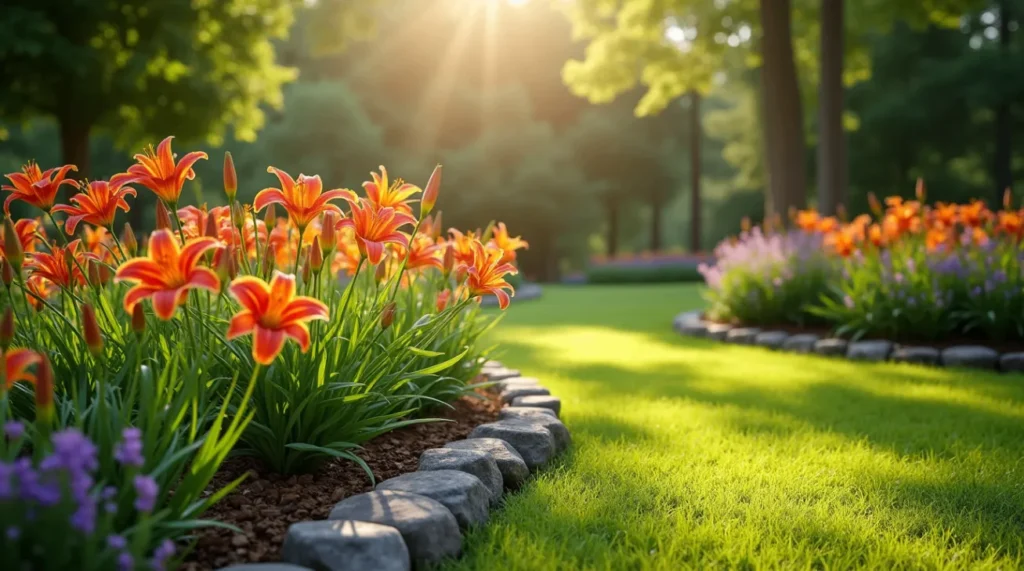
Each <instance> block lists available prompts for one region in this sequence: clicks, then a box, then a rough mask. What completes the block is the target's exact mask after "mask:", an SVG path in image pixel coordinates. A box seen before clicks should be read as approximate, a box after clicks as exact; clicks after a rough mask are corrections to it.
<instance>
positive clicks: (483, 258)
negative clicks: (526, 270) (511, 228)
mask: <svg viewBox="0 0 1024 571" xmlns="http://www.w3.org/2000/svg"><path fill="white" fill-rule="evenodd" d="M472 247H473V263H472V264H467V265H466V266H465V269H466V287H467V288H468V289H469V294H470V295H471V296H481V295H486V294H491V295H493V296H495V297H497V298H498V307H500V308H501V309H505V308H506V307H508V304H509V302H510V301H511V299H510V297H511V296H510V295H509V294H510V293H511V294H512V295H515V290H514V289H513V288H512V286H511V285H510V284H509V283H508V282H507V281H505V276H506V275H509V274H516V273H518V271H517V270H516V268H515V266H513V265H512V264H509V263H506V262H502V261H501V259H502V257H504V255H505V253H504V252H502V251H501V250H499V249H497V248H488V247H486V246H484V245H483V244H481V243H480V241H479V240H477V241H476V242H473V246H472ZM506 289H507V290H508V292H506V291H505V290H506Z"/></svg>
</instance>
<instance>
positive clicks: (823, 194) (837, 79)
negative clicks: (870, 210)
mask: <svg viewBox="0 0 1024 571" xmlns="http://www.w3.org/2000/svg"><path fill="white" fill-rule="evenodd" d="M844 7H845V4H844V1H843V0H821V85H820V86H819V91H818V94H819V99H820V100H819V103H818V105H819V117H818V210H819V211H820V212H821V213H822V214H827V215H833V214H835V213H836V208H837V207H838V206H839V205H845V203H846V134H845V132H844V131H843V9H844Z"/></svg>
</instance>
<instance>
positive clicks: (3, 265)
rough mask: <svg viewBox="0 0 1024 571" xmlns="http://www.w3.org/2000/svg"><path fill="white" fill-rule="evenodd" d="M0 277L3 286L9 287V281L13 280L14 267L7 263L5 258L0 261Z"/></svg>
mask: <svg viewBox="0 0 1024 571" xmlns="http://www.w3.org/2000/svg"><path fill="white" fill-rule="evenodd" d="M0 278H2V279H3V282H4V287H6V288H7V289H10V288H11V283H12V282H13V281H14V268H12V267H11V264H9V263H7V260H6V259H5V260H3V261H2V262H0Z"/></svg>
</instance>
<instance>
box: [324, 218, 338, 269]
mask: <svg viewBox="0 0 1024 571" xmlns="http://www.w3.org/2000/svg"><path fill="white" fill-rule="evenodd" d="M337 226H338V215H337V214H335V212H334V211H333V210H328V211H327V212H324V220H323V223H321V225H320V237H321V238H322V239H321V240H320V253H321V254H322V255H323V257H325V258H326V257H327V255H328V254H330V252H331V250H333V249H334V246H335V245H336V244H337V243H338V234H337V232H338V230H337Z"/></svg>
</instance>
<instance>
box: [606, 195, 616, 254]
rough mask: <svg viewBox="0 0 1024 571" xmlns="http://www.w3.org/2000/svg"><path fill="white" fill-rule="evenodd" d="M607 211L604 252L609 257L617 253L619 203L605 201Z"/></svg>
mask: <svg viewBox="0 0 1024 571" xmlns="http://www.w3.org/2000/svg"><path fill="white" fill-rule="evenodd" d="M605 207H606V209H607V211H608V235H607V236H606V237H605V254H607V255H608V257H609V258H612V257H614V256H615V254H617V253H619V204H618V202H617V201H614V200H609V201H607V202H606V203H605Z"/></svg>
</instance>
